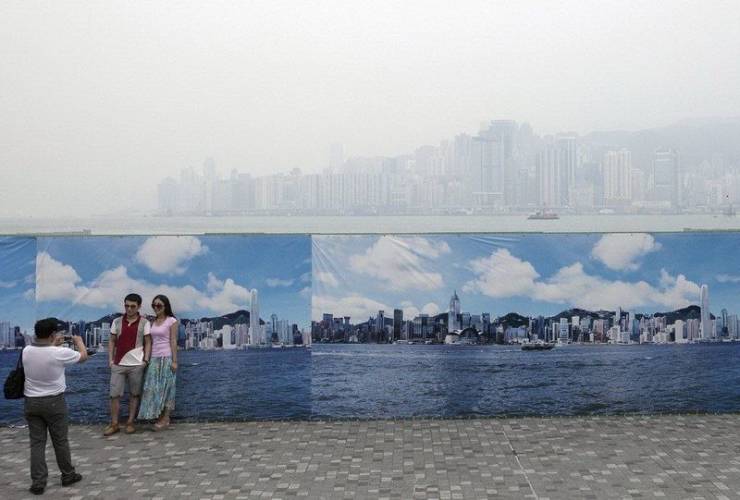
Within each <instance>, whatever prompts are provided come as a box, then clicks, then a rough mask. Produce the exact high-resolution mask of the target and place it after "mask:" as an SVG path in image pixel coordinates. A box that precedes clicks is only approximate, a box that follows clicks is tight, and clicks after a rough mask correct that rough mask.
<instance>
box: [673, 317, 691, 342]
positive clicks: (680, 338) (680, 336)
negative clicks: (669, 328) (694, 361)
mask: <svg viewBox="0 0 740 500" xmlns="http://www.w3.org/2000/svg"><path fill="white" fill-rule="evenodd" d="M673 333H674V335H675V342H676V344H686V343H687V342H688V341H689V339H688V338H686V323H685V322H684V321H683V320H680V319H677V320H676V322H675V323H673Z"/></svg>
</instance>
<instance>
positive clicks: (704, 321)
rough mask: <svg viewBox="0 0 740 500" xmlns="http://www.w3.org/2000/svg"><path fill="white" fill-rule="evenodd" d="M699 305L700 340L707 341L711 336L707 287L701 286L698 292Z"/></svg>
mask: <svg viewBox="0 0 740 500" xmlns="http://www.w3.org/2000/svg"><path fill="white" fill-rule="evenodd" d="M699 303H700V304H701V326H700V328H701V339H702V340H709V339H710V338H711V336H712V323H711V321H710V320H709V286H708V285H702V286H701V289H700V291H699Z"/></svg>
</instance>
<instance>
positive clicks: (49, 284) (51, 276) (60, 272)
mask: <svg viewBox="0 0 740 500" xmlns="http://www.w3.org/2000/svg"><path fill="white" fill-rule="evenodd" d="M80 281H82V278H80V275H79V274H77V271H75V270H74V268H72V266H68V265H66V264H63V263H61V262H59V261H57V260H55V259H54V258H52V257H51V255H49V254H48V253H47V252H39V253H38V254H37V256H36V283H37V285H36V298H37V300H39V301H42V302H43V301H49V300H64V301H68V302H76V301H77V300H78V298H79V296H80V295H84V294H86V293H87V291H86V289H85V288H84V287H78V286H77V283H79V282H80Z"/></svg>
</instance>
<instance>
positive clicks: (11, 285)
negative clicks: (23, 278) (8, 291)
mask: <svg viewBox="0 0 740 500" xmlns="http://www.w3.org/2000/svg"><path fill="white" fill-rule="evenodd" d="M16 285H18V281H2V280H0V288H15V287H16Z"/></svg>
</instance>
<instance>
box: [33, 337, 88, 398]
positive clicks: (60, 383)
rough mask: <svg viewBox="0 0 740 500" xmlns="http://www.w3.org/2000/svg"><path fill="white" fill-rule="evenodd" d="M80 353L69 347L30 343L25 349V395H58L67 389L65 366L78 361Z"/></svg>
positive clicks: (34, 396)
mask: <svg viewBox="0 0 740 500" xmlns="http://www.w3.org/2000/svg"><path fill="white" fill-rule="evenodd" d="M79 360H80V353H79V352H77V351H75V350H73V349H70V348H69V347H57V346H53V345H48V346H37V345H30V346H27V347H26V348H24V349H23V369H24V371H25V372H26V383H25V385H24V389H23V395H24V396H28V397H33V398H37V397H42V396H56V395H57V394H61V393H63V392H64V391H65V390H67V382H66V379H65V378H64V367H65V366H66V365H71V364H74V363H77V362H78V361H79Z"/></svg>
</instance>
